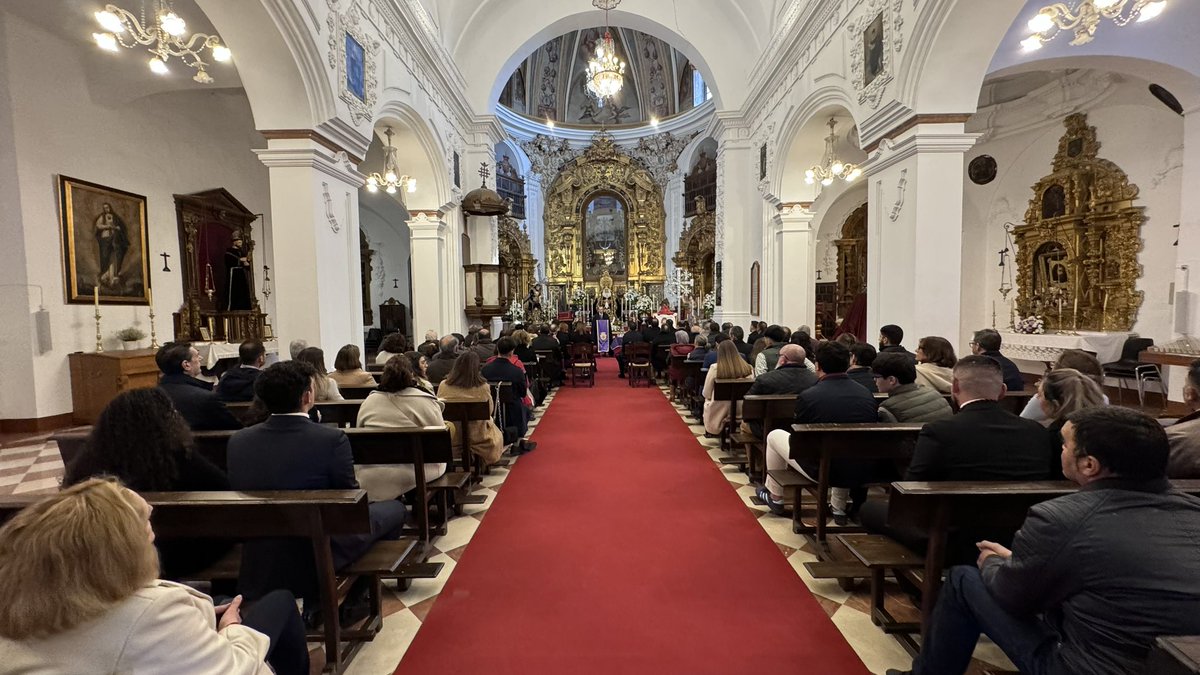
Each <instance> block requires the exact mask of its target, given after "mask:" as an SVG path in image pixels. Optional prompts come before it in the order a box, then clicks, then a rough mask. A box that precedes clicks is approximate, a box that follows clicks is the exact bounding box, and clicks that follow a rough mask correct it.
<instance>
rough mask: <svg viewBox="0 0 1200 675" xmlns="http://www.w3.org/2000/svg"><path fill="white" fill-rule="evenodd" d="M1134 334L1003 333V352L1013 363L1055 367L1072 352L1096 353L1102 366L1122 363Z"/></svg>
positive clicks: (1084, 332)
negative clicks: (1061, 358) (1065, 355)
mask: <svg viewBox="0 0 1200 675" xmlns="http://www.w3.org/2000/svg"><path fill="white" fill-rule="evenodd" d="M1130 335H1133V333H1101V332H1098V331H1079V332H1078V333H1076V334H1071V333H1043V334H1041V335H1029V334H1027V333H1014V332H1010V331H1001V332H1000V338H1001V340H1003V345H1002V346H1001V348H1000V351H1001V352H1003V354H1004V355H1005V356H1007V357H1008V358H1010V359H1019V360H1022V361H1040V362H1044V363H1046V364H1047V367H1049V366H1050V364H1053V363H1054V362H1055V361H1057V360H1058V357H1059V356H1061V355H1062V353H1063V352H1065V351H1067V350H1068V349H1082V350H1083V351H1085V352H1092V353H1094V354H1095V355H1096V358H1097V359H1098V360H1099V361H1100V363H1112V362H1113V361H1117V360H1120V358H1121V347H1122V346H1124V344H1125V340H1126V339H1127V338H1128V337H1129V336H1130Z"/></svg>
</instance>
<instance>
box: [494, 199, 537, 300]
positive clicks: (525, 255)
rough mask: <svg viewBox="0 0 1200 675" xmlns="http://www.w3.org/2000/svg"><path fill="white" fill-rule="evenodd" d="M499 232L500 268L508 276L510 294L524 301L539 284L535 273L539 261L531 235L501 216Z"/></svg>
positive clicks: (506, 217) (513, 221) (511, 219)
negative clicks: (535, 255)
mask: <svg viewBox="0 0 1200 675" xmlns="http://www.w3.org/2000/svg"><path fill="white" fill-rule="evenodd" d="M498 230H499V238H500V268H501V269H502V270H503V271H504V274H506V275H507V276H508V289H509V294H510V295H511V296H512V297H513V298H517V299H522V298H524V297H525V295H526V294H527V293H528V292H529V289H530V288H533V287H534V285H536V284H537V281H536V279H535V271H536V269H537V262H538V261H537V258H535V257H533V253H532V244H531V243H530V241H529V234H528V233H527V232H525V231H524V230H522V229H521V226H520V225H519V224H518V223H517V221H516V220H514V219H513V218H510V217H508V216H500V222H499V223H498Z"/></svg>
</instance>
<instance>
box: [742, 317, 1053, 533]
mask: <svg viewBox="0 0 1200 675" xmlns="http://www.w3.org/2000/svg"><path fill="white" fill-rule="evenodd" d="M772 328H774V327H773V326H772ZM780 352H781V353H782V349H781V350H780ZM849 367H850V350H849V349H847V348H846V345H844V344H842V343H840V342H826V343H825V344H823V345H821V346H820V347H819V348H818V349H817V376H818V377H819V378H820V381H819V382H817V384H815V385H813V386H812V387H809V388H808V389H805V390H804V392H803V393H801V394H800V396H799V397H798V398H797V399H796V423H797V424H818V423H829V422H844V423H853V422H878V421H879V413H878V410H877V408H876V404H875V397H874V396H872V395H871V392H869V391H867V390H866V389H864V388H862V387H861V386H859V385H858V384H857V383H855V382H854V381H852V380H851V379H850V378H848V377H846V369H847V368H849ZM790 437H791V432H790V431H787V430H785V429H776V430H775V431H772V432H771V433H770V434H768V435H767V471H774V470H778V469H784V468H787V467H788V466H791V467H792V468H793V469H795V470H797V471H799V472H801V473H803V474H804V475H806V476H808V477H809V478H810V479H812V480H814V481H815V480H816V476H817V475H818V468H817V467H816V466H803V465H800V464H798V463H796V462H795V461H792V460H791V459H789V456H790V454H791V448H790V443H791V441H790ZM1043 447H1044V446H1043ZM860 464H862V463H860V462H852V461H851V462H835V465H836V466H834V468H833V473H832V478H831V483H832V484H833V485H834V486H836V488H835V489H834V490H832V491H831V495H830V501H831V502H832V504H831V505H832V506H833V515H834V516H835V517H838V518H842V519H844V518H845V517H846V504H847V501H848V497H849V494H848V492H849V489H850V488H856V487H858V486H859V485H862V483H863V482H864V480H866V478H867V473H870V471H869V469H871V467H867V466H865V465H864V466H860ZM864 469H866V470H867V471H864ZM758 497H759V499H762V500H763V501H764V502H766V504H767V506H768V507H769V508H770V509H771V511H773V512H774V513H776V514H782V512H783V488H782V487H781V486H780V485H779V483H777V482H776V481H775V480H774V479H773V478H771V477H770V476H768V477H767V481H766V487H765V488H762V489H759V491H758Z"/></svg>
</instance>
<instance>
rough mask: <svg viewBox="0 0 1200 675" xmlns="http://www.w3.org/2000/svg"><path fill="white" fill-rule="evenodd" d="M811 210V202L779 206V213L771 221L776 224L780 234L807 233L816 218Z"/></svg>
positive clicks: (814, 212)
mask: <svg viewBox="0 0 1200 675" xmlns="http://www.w3.org/2000/svg"><path fill="white" fill-rule="evenodd" d="M811 209H812V202H789V203H785V204H781V205H780V207H779V212H778V213H777V214H775V218H773V219H772V220H775V221H777V222H778V228H779V230H780V231H781V232H809V231H811V230H812V224H813V220H814V219H815V218H816V217H817V213H816V211H813V210H811Z"/></svg>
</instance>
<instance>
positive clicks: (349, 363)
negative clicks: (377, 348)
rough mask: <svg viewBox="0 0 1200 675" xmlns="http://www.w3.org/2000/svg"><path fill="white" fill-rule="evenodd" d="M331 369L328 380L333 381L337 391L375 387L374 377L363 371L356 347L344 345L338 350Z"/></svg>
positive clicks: (360, 355) (360, 353)
mask: <svg viewBox="0 0 1200 675" xmlns="http://www.w3.org/2000/svg"><path fill="white" fill-rule="evenodd" d="M333 368H334V370H333V372H332V373H330V374H329V379H331V380H333V381H334V382H335V383H336V384H337V386H338V388H339V389H340V388H341V387H374V386H375V377H374V376H372V375H371V374H370V373H368V372H367V371H365V370H363V365H362V352H361V351H359V349H358V345H346V346H345V347H342V348H341V349H339V350H338V353H337V357H336V358H335V359H334V360H333Z"/></svg>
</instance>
